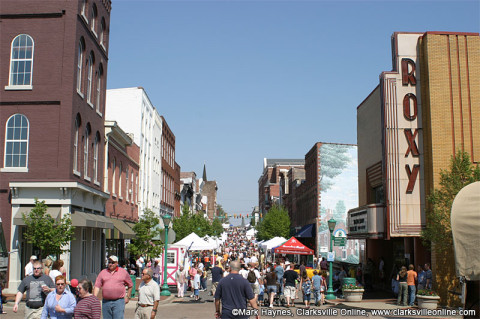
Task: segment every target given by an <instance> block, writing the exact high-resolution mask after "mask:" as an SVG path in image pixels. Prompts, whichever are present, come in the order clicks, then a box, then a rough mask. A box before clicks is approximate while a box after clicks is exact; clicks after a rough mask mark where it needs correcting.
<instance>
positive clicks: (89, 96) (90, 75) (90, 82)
mask: <svg viewBox="0 0 480 319" xmlns="http://www.w3.org/2000/svg"><path fill="white" fill-rule="evenodd" d="M94 61H95V58H94V56H93V52H92V53H90V56H89V57H88V61H87V68H88V71H87V72H88V74H87V102H88V103H89V104H90V105H93V104H92V89H93V88H92V86H93V63H94Z"/></svg>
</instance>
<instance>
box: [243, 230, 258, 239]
mask: <svg viewBox="0 0 480 319" xmlns="http://www.w3.org/2000/svg"><path fill="white" fill-rule="evenodd" d="M256 234H257V231H256V230H255V228H251V229H249V230H248V231H247V232H246V233H245V236H246V237H247V238H248V239H250V238H252V237H253V236H255V235H256Z"/></svg>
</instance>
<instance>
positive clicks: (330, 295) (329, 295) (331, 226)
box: [325, 218, 337, 300]
mask: <svg viewBox="0 0 480 319" xmlns="http://www.w3.org/2000/svg"><path fill="white" fill-rule="evenodd" d="M335 224H337V221H336V220H335V219H333V218H330V220H329V221H328V230H329V231H330V252H333V231H334V230H335ZM332 277H333V261H330V274H329V275H328V290H327V295H326V296H325V298H326V299H327V300H331V299H336V298H335V295H334V292H333V284H332Z"/></svg>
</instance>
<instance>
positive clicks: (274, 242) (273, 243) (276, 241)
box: [260, 237, 287, 249]
mask: <svg viewBox="0 0 480 319" xmlns="http://www.w3.org/2000/svg"><path fill="white" fill-rule="evenodd" d="M286 241H287V240H286V239H285V238H283V237H274V238H272V239H270V240H267V241H265V242H263V243H261V244H260V247H261V248H262V249H272V248H273V247H277V246H280V245H281V244H283V243H284V242H286Z"/></svg>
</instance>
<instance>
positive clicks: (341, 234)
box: [333, 228, 347, 238]
mask: <svg viewBox="0 0 480 319" xmlns="http://www.w3.org/2000/svg"><path fill="white" fill-rule="evenodd" d="M333 236H334V237H345V238H347V232H346V231H345V230H344V229H341V228H339V229H337V230H335V232H333Z"/></svg>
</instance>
